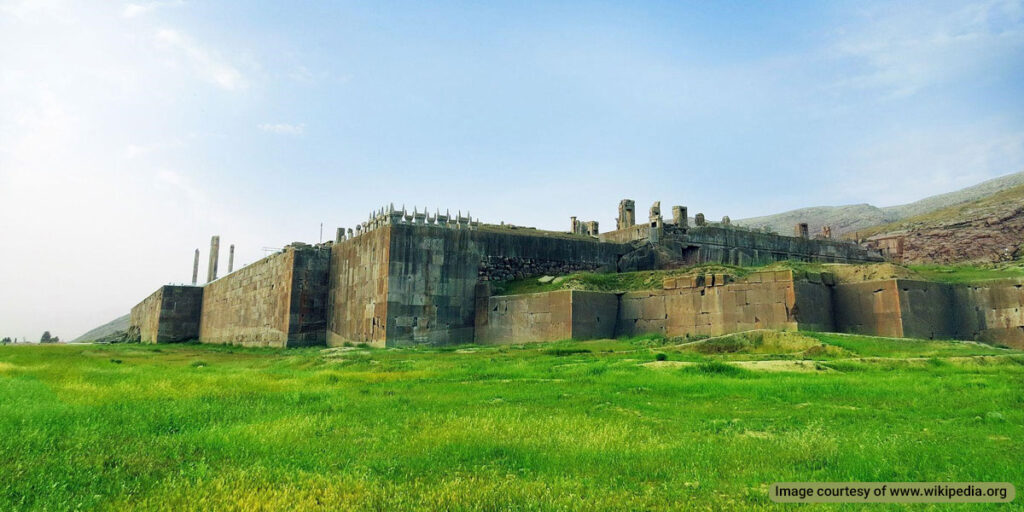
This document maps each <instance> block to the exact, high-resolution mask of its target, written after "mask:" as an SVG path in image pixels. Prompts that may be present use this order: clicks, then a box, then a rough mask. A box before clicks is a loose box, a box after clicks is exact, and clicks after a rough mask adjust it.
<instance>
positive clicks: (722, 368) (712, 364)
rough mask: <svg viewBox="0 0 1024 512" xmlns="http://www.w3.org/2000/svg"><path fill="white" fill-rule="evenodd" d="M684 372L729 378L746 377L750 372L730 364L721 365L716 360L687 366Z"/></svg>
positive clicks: (721, 363)
mask: <svg viewBox="0 0 1024 512" xmlns="http://www.w3.org/2000/svg"><path fill="white" fill-rule="evenodd" d="M684 371H689V372H694V373H699V374H703V375H727V376H731V377H738V376H746V375H748V374H749V373H750V372H748V371H747V370H744V369H743V368H739V367H737V366H733V365H731V364H727V363H723V362H721V361H718V360H711V361H703V362H700V363H697V365H695V366H689V367H686V368H685V369H684Z"/></svg>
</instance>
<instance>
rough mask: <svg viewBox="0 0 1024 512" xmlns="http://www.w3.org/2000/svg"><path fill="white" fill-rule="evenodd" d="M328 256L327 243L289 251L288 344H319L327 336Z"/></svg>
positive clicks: (329, 260)
mask: <svg viewBox="0 0 1024 512" xmlns="http://www.w3.org/2000/svg"><path fill="white" fill-rule="evenodd" d="M330 257H331V249H330V248H329V247H327V246H321V247H307V248H303V249H298V250H292V258H293V260H292V279H291V297H290V298H289V304H288V346H289V347H299V346H309V345H323V344H324V343H325V341H326V339H327V318H328V309H327V307H328V290H329V275H328V271H329V270H330V263H331V258H330Z"/></svg>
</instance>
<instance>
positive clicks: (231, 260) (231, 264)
mask: <svg viewBox="0 0 1024 512" xmlns="http://www.w3.org/2000/svg"><path fill="white" fill-rule="evenodd" d="M234 270H235V244H231V247H230V248H228V274H230V273H231V272H233V271H234Z"/></svg>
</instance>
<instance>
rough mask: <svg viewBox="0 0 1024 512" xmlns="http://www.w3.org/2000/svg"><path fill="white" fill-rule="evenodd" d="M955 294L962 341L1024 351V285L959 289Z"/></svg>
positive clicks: (996, 284)
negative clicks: (992, 344) (1005, 346)
mask: <svg viewBox="0 0 1024 512" xmlns="http://www.w3.org/2000/svg"><path fill="white" fill-rule="evenodd" d="M953 294H954V297H955V304H956V309H957V318H958V325H957V336H958V337H960V338H963V339H973V340H980V341H987V342H993V343H1000V344H1003V345H1007V346H1010V347H1014V348H1022V349H1024V281H1020V280H1004V281H997V282H992V283H987V284H984V285H966V286H958V287H956V288H955V289H954V290H953Z"/></svg>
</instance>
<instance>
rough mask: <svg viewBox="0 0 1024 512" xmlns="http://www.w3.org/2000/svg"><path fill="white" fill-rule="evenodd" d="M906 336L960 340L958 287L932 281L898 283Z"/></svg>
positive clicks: (901, 317) (902, 281) (900, 280)
mask: <svg viewBox="0 0 1024 512" xmlns="http://www.w3.org/2000/svg"><path fill="white" fill-rule="evenodd" d="M896 289H897V292H898V293H899V305H900V320H901V323H902V325H903V333H902V336H904V337H907V338H924V339H954V338H957V337H958V330H959V329H958V326H959V323H960V315H959V313H958V311H957V310H958V305H957V302H956V297H955V293H954V291H953V290H954V287H953V286H952V285H948V284H945V283H933V282H929V281H912V280H906V279H899V280H897V281H896Z"/></svg>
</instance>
